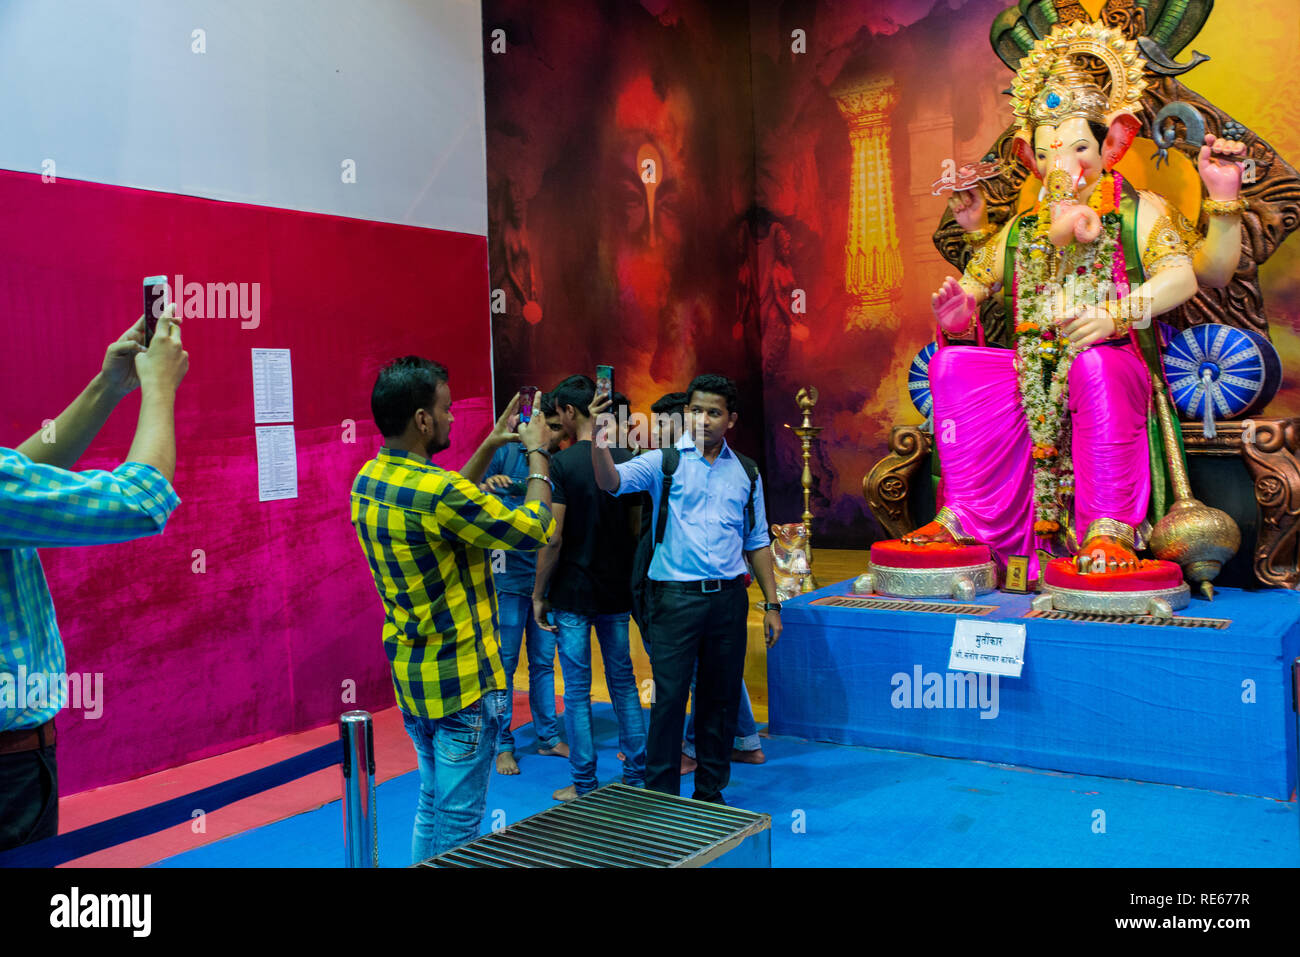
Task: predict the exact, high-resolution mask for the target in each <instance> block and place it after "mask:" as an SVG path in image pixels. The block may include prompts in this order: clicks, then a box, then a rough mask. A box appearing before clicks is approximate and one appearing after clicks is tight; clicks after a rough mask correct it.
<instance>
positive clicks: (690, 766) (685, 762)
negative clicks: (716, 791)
mask: <svg viewBox="0 0 1300 957" xmlns="http://www.w3.org/2000/svg"><path fill="white" fill-rule="evenodd" d="M698 767H699V764H698V763H697V762H696V760H695V759H694V758H693V757H691V756H690V755H689V754H683V755H682V774H690V773H691V772H692V771H694V770H695V769H696V768H698Z"/></svg>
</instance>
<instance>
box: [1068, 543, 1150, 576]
mask: <svg viewBox="0 0 1300 957" xmlns="http://www.w3.org/2000/svg"><path fill="white" fill-rule="evenodd" d="M1074 560H1075V563H1076V564H1077V565H1078V568H1079V571H1080V572H1082V573H1084V574H1094V575H1099V574H1105V573H1107V572H1127V571H1134V570H1136V569H1137V568H1138V557H1137V553H1136V552H1135V551H1133V548H1132V546H1131V545H1130V544H1129V543H1128V542H1126V541H1122V540H1120V539H1118V538H1116V537H1115V536H1113V535H1094V536H1092V537H1091V538H1089V539H1088V541H1087V542H1086V543H1085V544H1084V546H1083V547H1082V548H1081V549H1079V552H1078V554H1077V555H1075V559H1074Z"/></svg>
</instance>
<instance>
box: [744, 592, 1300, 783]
mask: <svg viewBox="0 0 1300 957" xmlns="http://www.w3.org/2000/svg"><path fill="white" fill-rule="evenodd" d="M851 584H852V583H851V582H841V583H839V584H836V585H830V586H827V587H824V588H821V589H819V590H817V591H814V592H810V593H808V594H807V595H801V596H800V597H799V598H796V599H794V600H792V601H789V602H787V603H785V605H784V607H783V612H782V616H781V617H782V619H783V621H784V626H785V628H784V632H783V634H782V636H781V640H780V641H778V642H777V644H776V645H775V646H774V647H773V648H772V649H770V650H769V651H768V658H767V661H768V702H769V721H770V724H769V732H770V733H771V734H782V735H796V736H800V737H806V738H811V739H813V740H816V741H827V742H832V743H836V744H853V745H865V746H868V747H880V748H893V749H898V750H902V751H916V752H922V753H925V754H934V755H942V756H948V757H958V758H973V759H977V760H983V761H992V762H997V763H1001V764H1014V765H1023V766H1028V767H1034V768H1042V769H1047V770H1056V771H1066V772H1074V773H1080V774H1094V775H1102V776H1105V777H1116V778H1130V779H1135V780H1139V781H1153V782H1157V783H1164V784H1178V785H1184V786H1187V787H1196V788H1208V789H1211V790H1218V791H1228V792H1233V793H1237V794H1250V795H1260V796H1264V797H1271V798H1276V799H1280V800H1287V799H1289V798H1290V797H1291V796H1292V795H1293V794H1294V793H1295V791H1296V715H1295V712H1294V710H1293V706H1292V689H1291V680H1292V679H1291V667H1292V662H1293V660H1294V659H1295V658H1296V657H1297V655H1300V594H1296V593H1294V592H1289V591H1264V590H1261V591H1255V592H1244V591H1240V590H1235V589H1222V590H1220V591H1219V592H1218V593H1217V594H1216V597H1215V600H1214V601H1213V602H1208V601H1205V600H1202V599H1199V598H1194V599H1193V600H1192V603H1191V605H1190V606H1189V607H1188V608H1186V609H1185V610H1183V611H1182V612H1179V613H1178V614H1179V615H1180V616H1188V617H1202V618H1223V619H1229V620H1231V622H1232V623H1231V625H1230V626H1229V627H1228V628H1227V629H1226V630H1216V629H1211V628H1182V627H1170V626H1162V627H1154V626H1148V625H1120V624H1102V623H1096V622H1075V621H1054V620H1047V619H1031V618H1025V617H1024V615H1025V614H1026V613H1028V612H1029V610H1030V596H1026V595H1011V594H1005V593H1002V592H994V593H991V594H988V595H983V596H980V597H979V598H978V599H976V600H975V602H974V603H975V604H983V605H996V606H997V608H996V610H995V611H993V612H992V613H990V614H989V615H987V616H982V617H979V618H977V619H975V620H977V621H999V620H1002V621H1008V620H1010V621H1020V622H1023V623H1024V624H1025V626H1026V629H1027V638H1026V642H1025V654H1024V661H1025V664H1024V669H1023V672H1022V675H1021V677H1020V678H1005V677H1004V678H1002V679H1000V680H999V681H998V683H997V697H996V704H994V703H993V701H992V700H989V699H986V700H985V701H984V702H981V701H979V700H978V699H977V700H975V701H970V700H966V701H965V702H962V701H961V700H960V699H959V698H957V697H956V696H955V695H953V694H951V693H950V694H949V695H947V696H946V697H941V696H939V695H937V694H936V695H933V696H930V699H929V700H928V702H923V700H922V697H921V694H920V693H919V692H916V693H915V694H913V693H912V692H913V689H912V687H911V685H913V684H915V679H916V677H917V676H918V675H919V676H920V677H921V683H922V684H923V685H927V684H928V685H930V686H933V685H934V684H935V683H936V682H937V681H940V680H942V681H943V682H945V686H947V685H952V684H956V682H949V681H948V679H947V677H946V676H947V674H948V659H949V652H950V649H951V646H952V635H953V628H954V625H955V623H956V621H957V620H958V616H955V615H947V614H933V613H924V612H915V611H911V610H906V611H885V610H878V609H854V608H837V607H829V606H825V605H822V606H818V605H814V604H813V602H814V601H816V600H817V599H819V598H824V597H828V596H835V595H850V594H851ZM934 673H937V674H938V675H939V676H942V677H941V678H940V679H935V678H932V677H929V676H930V675H932V674H934ZM902 675H905V676H907V677H906V682H904V680H903V679H902V678H900V677H899V676H902ZM985 687H986V688H987V685H986V686H985ZM900 689H901V690H900ZM962 690H965V689H964V688H963V689H962ZM988 690H989V691H991V690H992V689H988ZM940 700H941V701H942V702H943V703H944V704H946V705H948V706H944V707H927V706H925V704H926V703H928V704H931V705H934V704H936V703H938V702H939V701H940ZM963 703H964V705H965V706H964V707H954V706H952V705H957V704H963ZM904 704H906V705H913V706H902V705H904ZM915 705H921V706H920V707H917V706H915ZM982 714H984V715H988V717H981V715H982Z"/></svg>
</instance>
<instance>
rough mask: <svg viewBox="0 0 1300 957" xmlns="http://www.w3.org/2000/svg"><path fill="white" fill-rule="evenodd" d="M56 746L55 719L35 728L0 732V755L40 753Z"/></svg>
mask: <svg viewBox="0 0 1300 957" xmlns="http://www.w3.org/2000/svg"><path fill="white" fill-rule="evenodd" d="M52 744H54V719H53V718H51V719H50V720H49V721H46V722H45V723H44V724H41V725H37V726H36V727H34V728H19V729H16V730H14V731H0V754H18V753H20V752H22V751H39V750H40V749H41V748H48V747H49V746H50V745H52Z"/></svg>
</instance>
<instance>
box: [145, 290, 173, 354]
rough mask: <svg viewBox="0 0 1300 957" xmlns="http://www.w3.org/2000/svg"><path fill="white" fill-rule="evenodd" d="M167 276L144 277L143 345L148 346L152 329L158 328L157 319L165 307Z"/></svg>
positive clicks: (166, 303) (151, 336) (151, 338)
mask: <svg viewBox="0 0 1300 957" xmlns="http://www.w3.org/2000/svg"><path fill="white" fill-rule="evenodd" d="M167 305H168V302H167V277H166V276H145V277H144V346H145V348H146V349H147V348H149V343H151V342H153V334H154V330H155V329H157V328H158V319H159V318H160V317H161V316H162V314H163V312H164V311H166V309H167Z"/></svg>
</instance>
